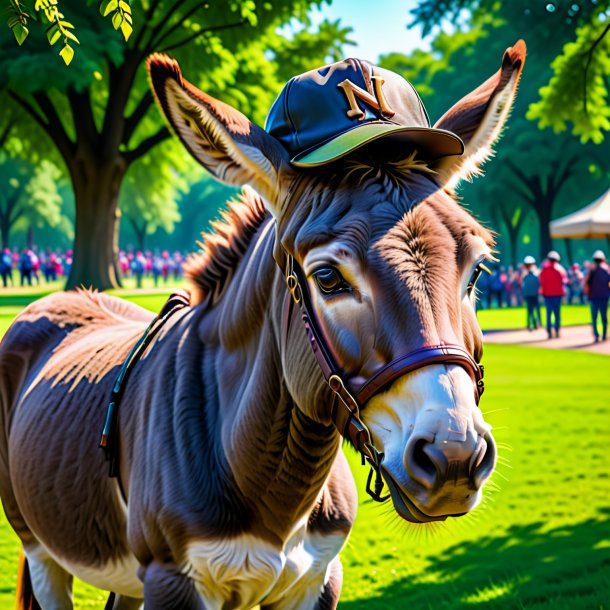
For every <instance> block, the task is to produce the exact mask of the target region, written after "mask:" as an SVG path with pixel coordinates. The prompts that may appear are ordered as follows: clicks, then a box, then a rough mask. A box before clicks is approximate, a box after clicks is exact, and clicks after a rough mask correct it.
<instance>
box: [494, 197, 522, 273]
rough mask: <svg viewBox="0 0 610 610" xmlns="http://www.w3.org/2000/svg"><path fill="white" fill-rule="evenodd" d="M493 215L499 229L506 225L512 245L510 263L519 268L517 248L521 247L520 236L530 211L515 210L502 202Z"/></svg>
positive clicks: (495, 207)
mask: <svg viewBox="0 0 610 610" xmlns="http://www.w3.org/2000/svg"><path fill="white" fill-rule="evenodd" d="M492 215H493V216H494V220H495V225H496V226H497V227H499V226H501V224H503V225H504V227H505V228H506V233H507V237H508V243H509V245H510V262H511V264H512V266H513V267H514V268H516V267H517V264H518V258H517V248H518V245H519V235H520V234H521V229H522V228H523V226H524V224H525V220H526V219H527V216H528V210H524V208H523V207H519V208H514V206H512V205H510V204H507V202H504V201H503V202H502V203H500V204H498V205H496V206H494V208H493V211H492Z"/></svg>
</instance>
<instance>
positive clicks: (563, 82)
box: [527, 10, 610, 144]
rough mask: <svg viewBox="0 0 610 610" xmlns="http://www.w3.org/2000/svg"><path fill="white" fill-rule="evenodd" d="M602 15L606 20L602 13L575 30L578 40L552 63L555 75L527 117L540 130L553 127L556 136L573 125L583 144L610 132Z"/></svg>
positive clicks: (608, 53) (607, 45) (609, 61)
mask: <svg viewBox="0 0 610 610" xmlns="http://www.w3.org/2000/svg"><path fill="white" fill-rule="evenodd" d="M601 16H603V17H604V18H605V19H607V16H606V14H605V13H604V12H602V11H601V10H600V11H599V12H597V13H595V14H594V15H592V16H591V19H590V21H588V22H587V23H586V24H584V25H582V26H581V27H579V28H578V29H577V30H576V40H575V41H574V42H568V43H567V44H566V45H565V46H564V48H563V52H562V54H561V55H558V56H557V57H556V59H555V60H554V61H553V63H552V68H553V76H552V78H551V80H550V81H549V83H548V85H545V86H544V87H542V88H541V89H540V96H541V99H540V101H538V102H536V103H534V104H532V105H531V106H530V109H529V112H528V114H527V118H528V119H531V120H533V121H538V124H539V126H540V128H544V127H552V128H553V130H554V131H555V132H556V133H558V132H560V131H563V130H564V129H566V127H567V124H568V123H572V125H573V127H572V133H574V134H575V135H577V136H580V138H581V141H583V142H586V141H587V140H592V141H593V142H595V143H596V144H599V143H600V142H602V140H603V139H604V132H605V131H608V130H610V106H609V105H608V82H607V77H608V74H610V37H609V36H607V34H608V30H609V28H610V24H609V25H604V23H603V22H602V21H601V20H600V17H601ZM605 19H604V21H605Z"/></svg>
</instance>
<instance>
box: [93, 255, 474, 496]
mask: <svg viewBox="0 0 610 610" xmlns="http://www.w3.org/2000/svg"><path fill="white" fill-rule="evenodd" d="M275 254H276V260H277V261H278V264H279V265H280V268H282V270H283V273H284V277H285V280H286V285H287V287H288V292H286V296H285V298H284V306H283V313H282V350H283V351H284V352H285V347H286V345H287V344H288V334H289V332H290V326H291V323H292V318H293V314H294V306H295V305H298V306H299V309H300V312H301V319H302V322H303V326H304V327H305V331H306V333H307V337H308V339H309V344H310V346H311V349H312V351H313V354H314V356H315V358H316V361H317V363H318V366H319V367H320V370H321V371H322V375H323V376H324V379H325V380H326V383H327V384H328V386H329V388H330V389H331V391H332V393H333V400H332V405H331V420H332V422H333V424H334V425H335V427H336V428H337V430H338V431H339V434H341V435H342V436H343V437H344V438H346V439H348V440H349V442H351V444H352V445H353V446H354V448H355V449H356V450H357V451H358V452H359V453H360V455H361V457H362V465H365V464H366V463H368V464H369V465H370V466H371V470H370V472H369V475H368V478H367V483H366V491H367V493H368V494H369V495H370V496H371V497H372V498H373V499H374V500H376V501H377V502H384V501H385V500H387V499H388V498H389V496H382V495H381V492H382V490H383V478H382V476H381V463H382V461H383V458H384V455H383V453H382V452H381V451H379V450H378V449H377V447H375V444H374V442H373V438H372V436H371V432H370V430H369V429H368V427H367V426H366V424H365V423H364V422H363V421H362V418H361V417H360V412H361V410H362V409H363V408H364V407H365V405H366V403H367V402H368V401H369V400H371V398H373V396H375V395H376V394H378V393H379V392H380V391H381V390H383V389H384V388H385V387H386V386H387V385H388V384H390V383H391V382H392V381H394V380H395V379H398V378H399V377H401V376H402V375H405V374H407V373H410V372H412V371H416V370H418V369H421V368H423V367H425V366H429V365H431V364H457V365H458V366H461V367H462V368H463V369H464V370H465V371H466V372H467V373H468V375H469V376H470V378H471V379H472V381H473V384H474V396H475V401H476V403H477V405H478V404H479V400H480V398H481V395H482V394H483V391H484V389H485V386H484V384H483V365H482V364H479V363H477V362H476V361H475V360H474V359H473V358H472V356H471V355H470V354H469V353H468V352H467V351H466V350H465V349H463V348H462V347H460V346H459V345H451V344H445V343H443V344H440V345H429V346H425V347H421V348H419V349H416V350H413V351H411V352H409V353H407V354H405V355H403V356H400V357H398V358H396V359H395V360H392V361H391V362H389V363H388V364H386V365H385V366H383V367H381V368H380V369H379V370H378V371H376V372H375V373H374V374H373V376H372V377H369V378H368V379H367V380H366V381H365V382H364V383H362V384H361V385H360V386H359V387H358V388H357V389H355V390H354V389H352V387H351V385H352V384H350V376H349V374H347V373H346V372H345V371H344V370H343V369H342V368H341V367H340V366H339V365H338V364H337V362H336V361H335V359H334V358H333V356H332V352H331V350H330V348H329V345H328V341H327V339H326V337H325V335H324V332H323V330H322V328H321V327H320V325H319V324H318V320H317V317H316V314H315V310H314V309H313V306H312V303H311V297H310V294H309V289H308V286H307V280H306V278H305V274H304V273H303V270H302V269H301V268H300V266H299V265H298V263H297V262H296V261H295V260H294V258H293V257H292V255H290V254H288V253H287V252H286V251H285V250H283V248H279V249H277V250H276V253H275ZM277 254H279V255H280V256H277ZM189 304H190V295H189V294H188V293H187V292H184V291H178V292H177V293H174V294H172V295H171V296H170V298H169V299H168V301H167V302H166V303H165V305H164V306H163V308H162V310H161V312H160V313H159V315H158V316H156V317H155V318H154V319H153V321H152V322H151V323H150V324H149V326H148V328H147V329H146V331H145V332H144V335H143V336H142V337H141V338H140V340H139V341H138V342H137V343H136V344H135V345H134V347H133V348H132V350H131V352H130V353H129V355H128V357H127V359H126V360H125V362H124V363H123V365H122V366H121V368H120V370H119V373H118V375H117V378H116V381H115V383H114V386H113V389H112V394H111V396H110V401H109V404H108V409H107V414H106V420H105V424H104V430H103V433H102V438H101V441H100V444H99V446H100V447H101V448H103V449H104V453H105V456H106V460H107V461H108V462H109V476H111V477H117V475H118V464H117V460H118V453H117V447H118V446H117V425H118V407H119V404H120V402H121V398H122V396H123V393H124V390H125V386H126V383H127V380H128V378H129V376H130V374H131V371H132V369H133V368H134V366H135V364H136V362H137V361H138V360H139V359H140V357H141V356H142V354H143V353H144V351H145V350H146V348H147V347H148V346H149V345H150V343H151V342H152V340H153V338H154V337H155V335H156V334H157V333H158V332H159V330H160V329H161V328H162V327H163V326H164V325H165V323H166V322H167V321H168V320H169V319H170V318H171V317H172V316H173V315H174V314H175V313H177V312H178V311H180V310H181V309H183V308H184V307H187V306H188V305H189ZM373 474H374V475H375V480H374V482H373Z"/></svg>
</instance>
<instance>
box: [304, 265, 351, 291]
mask: <svg viewBox="0 0 610 610" xmlns="http://www.w3.org/2000/svg"><path fill="white" fill-rule="evenodd" d="M313 279H314V281H315V282H316V285H317V286H318V288H319V289H320V291H321V292H322V293H324V294H334V293H336V292H341V291H345V290H349V284H348V283H347V282H346V281H345V280H344V279H343V276H342V275H341V274H340V273H339V271H337V270H336V269H334V268H333V267H323V268H322V269H318V270H317V271H316V272H315V273H314V274H313Z"/></svg>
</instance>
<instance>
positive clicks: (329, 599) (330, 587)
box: [315, 556, 343, 610]
mask: <svg viewBox="0 0 610 610" xmlns="http://www.w3.org/2000/svg"><path fill="white" fill-rule="evenodd" d="M328 575H329V577H328V581H327V582H326V584H325V585H324V589H322V594H321V595H320V597H319V598H318V603H317V604H316V605H315V610H335V608H336V607H337V604H338V603H339V595H341V587H342V585H343V567H342V565H341V559H340V558H339V556H337V557H335V558H334V559H333V560H332V561H331V563H330V565H329V566H328Z"/></svg>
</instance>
